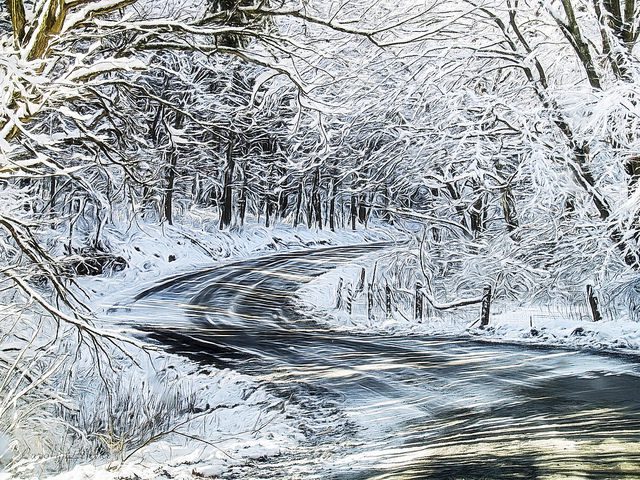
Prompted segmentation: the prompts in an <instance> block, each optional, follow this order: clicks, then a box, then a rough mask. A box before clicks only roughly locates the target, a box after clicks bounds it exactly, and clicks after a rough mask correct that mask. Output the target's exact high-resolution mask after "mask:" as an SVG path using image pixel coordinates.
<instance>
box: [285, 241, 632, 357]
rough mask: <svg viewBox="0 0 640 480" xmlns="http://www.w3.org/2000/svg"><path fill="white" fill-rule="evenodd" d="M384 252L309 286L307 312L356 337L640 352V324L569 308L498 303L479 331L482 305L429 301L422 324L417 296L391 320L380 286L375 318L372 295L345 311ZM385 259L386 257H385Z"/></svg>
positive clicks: (304, 300) (304, 296)
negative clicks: (437, 305) (437, 306)
mask: <svg viewBox="0 0 640 480" xmlns="http://www.w3.org/2000/svg"><path fill="white" fill-rule="evenodd" d="M380 255H381V254H380V253H379V252H378V253H372V254H371V255H368V256H366V257H363V258H361V259H357V260H355V261H354V263H352V264H351V265H347V266H343V267H339V268H337V269H335V270H332V271H330V272H328V273H326V274H324V275H322V276H320V277H318V278H316V279H314V280H313V281H312V282H310V283H309V284H307V285H305V286H304V287H303V288H302V289H300V290H299V291H298V302H299V305H300V306H301V308H304V309H306V310H310V311H311V313H312V315H314V316H315V317H316V318H318V319H320V321H322V322H324V323H326V324H327V325H328V326H330V327H332V328H335V329H338V330H344V331H351V332H362V333H364V332H367V333H371V332H379V333H385V334H410V335H411V334H415V335H451V336H468V337H470V338H474V339H478V340H485V341H492V342H508V343H521V344H529V345H553V346H561V347H571V348H580V349H592V350H599V351H615V352H621V353H627V354H638V353H640V323H639V322H635V321H632V320H629V319H627V318H616V319H605V320H601V321H599V322H594V321H592V319H591V318H590V316H589V314H588V311H587V310H586V299H585V308H567V307H564V306H560V305H558V306H554V305H551V306H535V305H534V306H531V305H517V304H515V303H506V302H495V303H494V305H493V306H492V312H491V317H490V325H489V326H488V327H485V328H479V326H478V324H479V322H478V320H479V317H480V305H471V306H468V307H464V308H461V309H457V310H450V311H447V312H434V311H433V310H429V306H428V303H427V301H426V300H425V301H424V305H425V307H424V309H425V315H424V319H423V320H422V321H416V320H415V319H414V313H413V292H409V291H406V292H403V297H404V307H403V308H400V309H398V310H396V309H395V305H394V310H393V312H392V315H391V316H389V317H387V315H386V313H385V307H384V298H383V297H384V293H383V291H382V288H381V287H380V285H378V286H377V288H376V290H375V295H374V304H375V306H374V315H373V316H374V318H372V319H370V318H369V315H368V313H367V294H366V291H363V292H361V293H360V294H359V295H358V296H357V297H356V298H355V300H354V301H353V307H352V313H351V314H348V313H347V311H346V308H345V297H346V290H347V289H349V288H351V289H354V288H355V286H356V285H357V284H358V282H359V277H360V275H361V272H362V269H363V268H365V269H366V275H367V280H366V281H367V282H368V281H369V278H370V275H371V272H372V271H373V268H374V265H375V263H376V262H377V261H378V260H379V257H380ZM382 255H384V253H383V254H382ZM340 279H342V284H343V290H342V296H343V300H342V304H343V305H342V308H340V309H338V308H336V306H337V304H338V285H339V284H340Z"/></svg>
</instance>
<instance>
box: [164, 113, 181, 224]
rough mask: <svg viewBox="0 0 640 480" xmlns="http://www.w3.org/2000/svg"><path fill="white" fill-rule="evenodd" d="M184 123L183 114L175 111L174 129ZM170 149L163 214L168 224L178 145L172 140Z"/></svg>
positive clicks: (171, 219)
mask: <svg viewBox="0 0 640 480" xmlns="http://www.w3.org/2000/svg"><path fill="white" fill-rule="evenodd" d="M183 125H184V115H182V114H181V113H176V117H175V120H174V128H175V129H176V130H180V129H182V127H183ZM171 145H172V146H171V149H170V151H169V166H168V168H167V174H166V186H165V191H164V208H163V215H164V219H165V221H166V222H167V223H168V224H169V225H173V194H174V191H175V183H176V174H177V164H178V155H179V152H178V147H177V146H176V145H175V143H174V142H173V141H171Z"/></svg>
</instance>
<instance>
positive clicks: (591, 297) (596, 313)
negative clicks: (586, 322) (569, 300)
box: [587, 285, 602, 322]
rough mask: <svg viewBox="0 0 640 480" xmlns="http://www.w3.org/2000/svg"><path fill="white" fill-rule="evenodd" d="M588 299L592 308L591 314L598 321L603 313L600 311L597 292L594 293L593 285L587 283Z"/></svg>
mask: <svg viewBox="0 0 640 480" xmlns="http://www.w3.org/2000/svg"><path fill="white" fill-rule="evenodd" d="M587 301H588V302H589V307H590V308H591V316H592V317H593V321H594V322H598V321H600V320H602V314H601V313H600V308H599V307H598V298H597V297H596V295H595V293H593V286H592V285H587Z"/></svg>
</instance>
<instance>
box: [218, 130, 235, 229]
mask: <svg viewBox="0 0 640 480" xmlns="http://www.w3.org/2000/svg"><path fill="white" fill-rule="evenodd" d="M235 142H236V137H235V133H233V132H229V142H228V144H227V165H226V168H225V171H224V184H223V187H222V210H221V212H220V229H221V230H222V229H224V228H226V227H228V226H230V225H231V219H232V217H233V174H234V171H235V167H236V165H235V158H234V155H233V149H234V147H235Z"/></svg>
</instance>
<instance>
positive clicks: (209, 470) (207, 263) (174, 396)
mask: <svg viewBox="0 0 640 480" xmlns="http://www.w3.org/2000/svg"><path fill="white" fill-rule="evenodd" d="M392 232H393V229H391V228H389V227H386V228H385V227H380V228H375V227H374V228H372V229H369V230H367V231H364V230H362V231H357V232H351V231H340V232H336V233H332V232H328V231H319V230H316V229H307V228H306V227H300V228H292V227H289V226H285V225H276V226H274V227H272V228H265V227H263V226H261V225H260V224H259V223H258V222H257V221H255V220H251V221H249V222H248V224H247V225H246V226H245V227H244V228H242V229H232V230H231V231H219V230H218V228H217V221H215V216H212V215H211V214H210V213H209V212H207V211H198V210H191V211H188V212H185V213H184V215H183V217H182V218H181V224H180V225H176V226H172V227H168V226H165V227H161V226H158V225H150V224H134V225H124V224H118V223H117V222H116V223H115V224H114V225H113V226H110V227H107V229H106V230H105V232H104V235H103V239H104V241H105V244H106V245H108V246H109V248H110V251H111V252H112V253H113V254H115V255H120V256H122V257H123V258H125V259H126V261H127V263H128V267H127V268H126V269H125V270H123V271H121V272H117V273H112V274H110V275H103V276H96V277H80V278H78V279H77V281H78V289H79V290H81V291H84V292H85V294H86V295H87V296H88V298H89V299H90V300H91V304H92V306H93V307H94V310H95V311H96V313H97V315H98V318H97V321H96V326H97V327H100V328H103V329H106V328H109V329H110V330H112V331H113V330H119V334H123V333H126V331H127V330H128V328H129V326H128V325H126V322H123V323H122V324H114V320H115V321H116V322H117V321H118V317H117V316H113V315H111V314H110V308H111V307H113V306H114V305H115V304H118V303H120V302H128V301H131V299H132V298H133V297H134V296H135V294H136V293H139V292H140V291H143V290H144V289H146V288H148V287H150V286H152V285H154V284H156V283H158V281H159V280H160V279H163V278H165V277H167V276H175V275H179V274H182V273H191V272H194V271H197V270H200V269H206V268H211V267H213V266H216V265H220V264H222V263H223V262H228V261H231V260H237V259H241V258H246V257H256V256H260V255H263V254H270V253H273V252H278V251H282V250H290V249H302V248H304V249H308V248H312V247H313V246H325V245H340V244H353V243H363V242H368V241H377V240H383V239H389V238H390V235H391V234H392ZM170 257H171V258H170ZM139 314H140V312H136V320H137V319H138V318H139V317H138V316H137V315H139ZM118 315H120V313H119V314H118ZM127 353H128V354H129V355H131V356H132V357H133V359H134V360H135V362H136V363H137V364H138V367H134V366H133V365H131V367H130V368H129V369H126V368H125V369H124V370H123V371H121V372H119V373H118V376H117V382H118V386H117V392H118V393H117V395H116V396H115V397H114V398H113V399H112V400H110V402H114V403H116V404H118V402H120V403H122V404H123V405H125V404H127V402H130V401H131V399H135V401H136V403H137V402H139V405H142V407H141V408H143V410H144V411H143V413H142V414H140V412H139V409H138V406H139V405H138V406H130V407H123V409H122V413H119V414H118V415H132V416H133V415H138V416H140V415H142V418H145V419H146V418H147V417H146V416H145V415H149V416H153V415H157V416H160V418H162V422H164V423H163V425H164V427H163V428H162V429H161V431H160V432H157V428H156V430H150V431H149V433H148V438H147V439H146V440H145V441H140V439H137V440H136V439H129V438H126V436H125V437H121V436H118V434H117V433H109V432H106V431H105V432H104V434H101V435H103V436H104V440H103V442H104V444H105V445H106V446H107V448H108V449H109V454H108V455H107V456H104V455H102V456H98V459H97V460H94V461H93V462H92V463H87V462H86V460H85V461H84V462H80V463H79V464H78V465H76V466H75V467H73V468H72V469H71V470H70V471H66V472H63V473H60V474H58V475H57V476H51V475H50V476H48V477H46V476H45V475H44V474H43V471H42V470H39V468H40V467H39V465H38V462H37V461H34V460H33V459H30V460H24V461H20V462H17V463H14V464H12V465H11V466H10V470H9V471H8V473H6V474H2V473H0V479H1V480H5V479H6V478H9V477H10V475H16V476H20V477H22V478H34V479H35V478H47V479H49V480H80V479H88V478H91V479H105V480H112V479H113V480H115V479H121V478H139V479H152V478H158V477H161V476H166V477H168V478H172V479H182V478H185V479H186V478H193V477H194V476H196V477H197V476H202V477H215V476H218V475H221V474H223V473H224V472H226V471H227V470H228V469H229V468H231V467H234V466H238V465H243V464H245V463H246V462H247V461H249V460H250V459H262V458H266V457H270V456H274V455H281V454H283V453H286V452H288V451H291V449H293V448H295V447H296V446H297V445H299V443H300V442H302V441H303V440H304V439H305V432H307V431H308V425H306V424H305V422H306V421H307V420H305V419H304V416H303V414H302V412H301V411H299V410H298V407H297V406H296V405H294V404H290V403H289V402H288V401H287V400H285V399H282V398H278V397H276V396H274V395H273V394H271V393H269V392H268V391H267V390H266V387H265V385H264V384H263V383H260V382H258V381H257V379H255V378H252V377H250V376H247V375H243V374H240V373H238V372H234V371H231V370H227V369H225V370H219V369H216V368H213V367H210V368H209V367H208V368H203V367H202V365H198V364H196V363H194V362H192V361H190V360H188V359H186V358H183V357H180V356H177V355H173V354H169V353H165V352H163V351H161V350H155V349H152V350H149V351H146V352H142V351H140V350H137V349H136V348H134V347H127ZM80 360H82V359H80ZM80 363H82V362H80ZM77 401H78V402H79V403H78V407H77V408H78V409H79V411H82V412H84V413H83V415H84V417H86V418H87V419H88V420H87V421H88V422H89V423H90V425H95V424H101V422H110V421H112V420H113V411H111V410H110V408H108V407H107V408H105V406H101V405H102V404H103V403H104V401H105V399H104V392H102V391H101V390H100V388H98V386H96V385H86V388H85V392H84V393H83V397H82V398H81V399H79V400H77ZM116 408H117V407H116ZM127 408H129V409H130V411H131V413H129V410H127ZM147 410H148V411H149V412H150V413H148V412H147ZM154 412H155V413H154ZM168 412H172V415H173V416H172V417H171V418H170V419H167V418H166V417H167V416H168V415H167V414H168ZM132 418H134V417H132ZM137 419H138V417H135V420H131V421H132V422H135V421H137ZM115 421H116V422H118V421H125V422H126V420H122V419H118V418H116V419H115ZM10 447H11V439H10V438H0V468H1V466H2V463H1V462H2V461H6V460H8V457H9V455H10ZM5 450H7V452H6V453H5ZM69 454H70V455H74V454H76V453H75V452H69ZM5 459H6V460H5ZM7 475H9V476H7Z"/></svg>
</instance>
